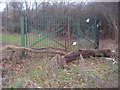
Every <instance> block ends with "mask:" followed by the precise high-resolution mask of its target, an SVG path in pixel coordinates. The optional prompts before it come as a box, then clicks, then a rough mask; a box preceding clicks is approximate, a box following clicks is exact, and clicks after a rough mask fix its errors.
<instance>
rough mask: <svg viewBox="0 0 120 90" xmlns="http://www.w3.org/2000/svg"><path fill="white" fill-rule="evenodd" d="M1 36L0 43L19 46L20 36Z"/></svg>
mask: <svg viewBox="0 0 120 90" xmlns="http://www.w3.org/2000/svg"><path fill="white" fill-rule="evenodd" d="M0 35H2V43H5V44H12V45H14V44H15V45H20V42H21V35H20V34H4V33H3V34H0Z"/></svg>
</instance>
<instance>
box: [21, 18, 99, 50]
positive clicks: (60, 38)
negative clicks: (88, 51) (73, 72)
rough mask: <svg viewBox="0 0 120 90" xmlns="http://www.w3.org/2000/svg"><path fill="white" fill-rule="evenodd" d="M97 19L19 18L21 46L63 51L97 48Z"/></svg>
mask: <svg viewBox="0 0 120 90" xmlns="http://www.w3.org/2000/svg"><path fill="white" fill-rule="evenodd" d="M98 42H99V39H98V28H97V18H89V19H88V18H84V17H71V18H68V17H50V16H39V17H37V18H29V17H21V45H22V46H26V47H34V48H46V47H54V48H61V49H65V50H69V51H71V50H77V49H83V48H98Z"/></svg>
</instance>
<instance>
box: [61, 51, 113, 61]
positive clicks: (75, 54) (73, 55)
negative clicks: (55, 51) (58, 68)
mask: <svg viewBox="0 0 120 90" xmlns="http://www.w3.org/2000/svg"><path fill="white" fill-rule="evenodd" d="M80 54H81V55H82V56H83V57H84V58H88V57H90V56H93V57H98V56H99V57H110V56H111V51H110V50H109V49H103V50H95V49H87V50H85V49H83V50H77V51H72V52H69V53H68V54H66V55H65V56H64V58H63V59H64V60H65V61H66V62H67V63H68V62H71V61H73V60H74V59H75V58H77V57H79V56H80Z"/></svg>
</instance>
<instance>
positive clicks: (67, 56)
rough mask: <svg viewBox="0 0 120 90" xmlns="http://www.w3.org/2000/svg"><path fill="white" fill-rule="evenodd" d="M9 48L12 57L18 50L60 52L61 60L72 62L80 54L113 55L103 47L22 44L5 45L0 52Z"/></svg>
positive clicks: (87, 55)
mask: <svg viewBox="0 0 120 90" xmlns="http://www.w3.org/2000/svg"><path fill="white" fill-rule="evenodd" d="M7 50H11V51H12V52H11V53H12V54H11V57H12V56H13V54H14V53H15V52H16V51H27V52H34V53H52V54H60V55H62V57H61V61H62V63H63V62H66V63H68V62H71V61H73V60H75V59H76V58H77V57H79V56H80V54H81V55H82V56H83V57H84V58H88V57H90V56H93V57H96V56H97V57H98V56H99V57H110V56H111V51H110V50H109V49H102V50H98V49H96V50H95V49H80V50H76V51H71V52H70V51H65V50H63V49H58V48H52V47H48V48H38V49H37V48H29V47H21V46H13V45H6V46H4V47H2V49H0V52H4V51H7Z"/></svg>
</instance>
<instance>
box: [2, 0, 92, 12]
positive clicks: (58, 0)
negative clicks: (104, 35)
mask: <svg viewBox="0 0 120 90" xmlns="http://www.w3.org/2000/svg"><path fill="white" fill-rule="evenodd" d="M9 1H27V2H34V1H35V0H9ZM36 1H41V2H42V1H44V2H54V1H56V2H61V1H63V2H64V1H66V2H81V1H83V2H87V1H90V0H36ZM4 2H5V0H3V1H1V0H0V11H3V10H4V8H5V7H6V5H5V3H4Z"/></svg>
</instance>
